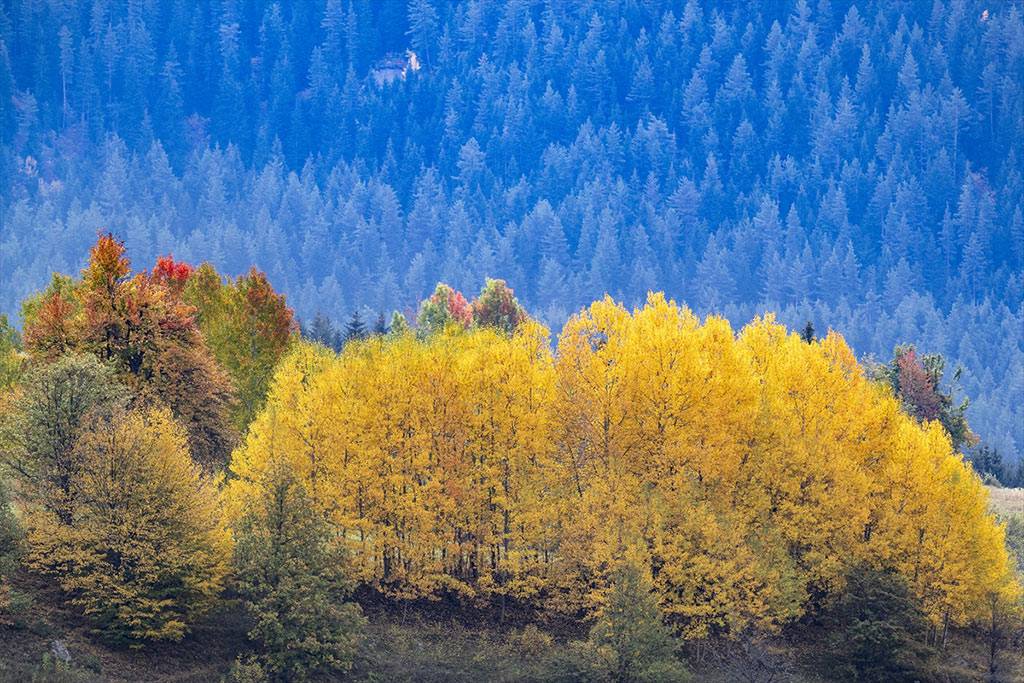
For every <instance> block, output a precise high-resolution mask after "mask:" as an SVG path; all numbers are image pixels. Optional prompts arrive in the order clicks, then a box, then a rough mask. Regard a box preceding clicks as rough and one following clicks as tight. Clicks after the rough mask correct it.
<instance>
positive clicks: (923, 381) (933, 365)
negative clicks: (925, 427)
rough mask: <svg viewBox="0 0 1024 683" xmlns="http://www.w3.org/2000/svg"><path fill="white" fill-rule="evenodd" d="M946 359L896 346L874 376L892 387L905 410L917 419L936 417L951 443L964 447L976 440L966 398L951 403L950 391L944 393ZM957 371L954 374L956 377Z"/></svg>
mask: <svg viewBox="0 0 1024 683" xmlns="http://www.w3.org/2000/svg"><path fill="white" fill-rule="evenodd" d="M945 365H946V361H945V359H944V358H943V357H942V356H941V355H939V354H937V353H932V354H925V355H923V356H920V357H919V356H918V354H917V351H916V349H914V347H913V346H897V347H896V350H895V351H894V352H893V359H892V361H891V362H890V363H889V364H887V365H882V366H879V367H877V368H876V369H875V375H876V376H877V377H878V378H879V379H880V380H881V381H884V382H886V383H888V384H889V386H890V387H892V391H893V393H894V394H895V395H896V397H897V398H898V399H899V400H900V403H901V405H902V406H903V408H904V410H906V411H907V413H908V414H909V415H912V416H913V417H914V418H916V419H917V420H921V421H925V420H938V421H939V422H940V423H941V424H942V426H943V428H944V429H945V430H946V433H948V434H949V438H950V440H951V441H952V442H953V448H955V449H957V450H961V449H963V448H964V447H965V446H971V445H974V444H975V443H977V437H976V436H975V435H974V433H973V432H971V428H970V426H969V425H968V424H967V416H966V413H967V399H964V400H963V401H961V402H960V403H959V404H954V399H953V393H952V392H943V391H942V388H941V384H942V377H943V374H944V371H945ZM959 376H960V373H959V372H957V373H956V374H955V377H954V379H958V378H959Z"/></svg>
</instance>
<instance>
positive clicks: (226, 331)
mask: <svg viewBox="0 0 1024 683" xmlns="http://www.w3.org/2000/svg"><path fill="white" fill-rule="evenodd" d="M183 296H184V299H185V301H187V302H188V303H190V304H192V305H193V306H195V308H196V317H197V319H198V323H199V329H200V330H202V332H203V336H204V337H205V338H206V341H207V343H208V344H209V346H210V350H211V351H212V352H213V355H214V357H215V358H216V359H217V361H218V362H219V363H220V365H222V366H223V367H224V369H225V370H227V373H228V375H229V376H230V377H231V383H232V384H233V385H234V388H235V392H236V394H237V397H238V403H237V404H236V406H235V408H234V422H235V426H236V427H237V428H238V429H239V430H241V431H242V432H244V431H245V429H246V428H247V427H248V426H249V423H250V422H251V421H252V418H253V417H254V416H255V415H256V413H257V412H258V411H259V409H260V408H261V407H262V406H263V400H264V398H265V397H266V394H267V387H268V386H269V383H270V376H271V374H272V373H273V371H274V367H275V366H276V365H277V361H278V359H279V358H280V357H281V356H282V355H284V353H285V352H286V351H287V350H288V348H289V345H290V344H291V339H292V336H293V333H294V332H295V331H296V330H297V329H298V328H297V325H296V323H295V319H294V315H293V313H292V310H291V308H289V307H288V305H287V303H286V302H285V298H284V295H282V294H278V293H277V292H275V291H274V288H273V287H272V286H271V285H270V281H269V280H267V276H266V275H265V274H264V273H262V272H260V271H258V270H256V269H255V268H253V269H251V270H250V271H249V272H248V273H246V274H245V275H242V276H241V277H239V278H237V279H236V280H234V281H228V282H226V283H225V282H224V280H223V278H222V277H221V276H220V275H219V274H218V273H217V271H216V270H215V269H214V268H213V266H211V265H210V264H208V263H204V264H203V265H201V266H200V267H199V268H197V269H196V270H195V271H194V272H193V273H192V274H191V275H190V276H189V277H188V282H187V283H186V284H185V286H184V294H183Z"/></svg>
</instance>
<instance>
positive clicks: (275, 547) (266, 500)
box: [235, 462, 365, 681]
mask: <svg viewBox="0 0 1024 683" xmlns="http://www.w3.org/2000/svg"><path fill="white" fill-rule="evenodd" d="M235 567H236V571H237V576H238V587H239V590H240V592H241V594H242V595H243V596H244V599H245V603H246V607H247V608H248V610H249V612H250V614H251V615H252V619H253V621H254V625H253V627H252V629H251V630H250V631H249V637H250V638H251V639H252V640H253V641H254V642H255V643H257V644H258V646H259V651H258V659H259V661H260V663H261V664H262V665H263V667H264V669H265V670H266V672H267V674H268V675H269V676H270V678H271V679H272V680H278V681H302V680H306V679H308V678H310V677H315V676H317V675H320V674H328V673H331V672H344V671H347V670H349V669H350V668H351V666H352V661H353V658H354V656H355V651H356V647H357V646H358V643H359V638H360V633H361V631H362V629H363V626H364V624H365V619H364V618H363V616H362V613H361V610H360V609H359V606H358V605H357V604H355V603H351V602H345V598H346V596H347V595H348V593H349V591H350V589H351V583H350V582H349V581H348V580H347V579H346V577H345V574H344V567H345V558H344V556H343V554H342V551H341V549H340V546H338V545H337V543H336V539H333V538H332V533H331V528H330V526H329V525H328V523H327V522H326V521H325V520H324V519H323V517H322V516H320V515H319V514H318V513H317V512H316V511H315V510H314V509H313V507H312V506H311V504H310V500H309V498H308V496H307V494H306V490H305V488H304V487H303V485H302V483H301V482H300V481H299V480H298V479H297V478H296V476H295V473H294V472H293V471H292V469H291V467H290V466H289V465H287V464H285V463H280V462H278V463H274V464H272V465H271V467H270V468H269V470H268V472H267V474H266V475H265V476H264V479H263V481H262V482H261V486H260V489H259V492H258V495H257V497H256V498H254V499H252V500H250V501H249V502H248V505H247V510H246V511H245V514H244V516H243V517H242V518H241V520H240V522H239V525H238V529H237V545H236V547H235Z"/></svg>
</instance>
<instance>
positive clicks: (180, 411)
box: [25, 234, 236, 467]
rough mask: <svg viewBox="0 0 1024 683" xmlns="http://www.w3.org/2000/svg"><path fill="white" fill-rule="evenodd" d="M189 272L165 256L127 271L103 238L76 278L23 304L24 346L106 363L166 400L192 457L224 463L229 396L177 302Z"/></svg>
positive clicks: (190, 316)
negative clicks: (147, 268)
mask: <svg viewBox="0 0 1024 683" xmlns="http://www.w3.org/2000/svg"><path fill="white" fill-rule="evenodd" d="M187 273H188V271H187V269H184V268H182V267H180V266H178V265H175V264H173V262H171V261H169V260H167V259H164V260H162V261H161V263H160V264H158V267H157V268H156V269H155V270H154V272H153V273H146V272H142V273H136V274H134V275H132V273H131V268H130V264H129V262H128V258H127V256H126V255H125V248H124V244H123V243H121V242H120V241H118V240H117V239H115V238H114V237H113V236H111V235H109V234H105V235H101V236H100V237H99V239H98V240H97V242H96V244H95V246H93V248H92V249H91V250H90V256H89V263H88V265H87V267H86V268H85V270H84V271H83V272H82V278H81V281H79V282H75V283H70V284H69V283H67V282H65V280H62V279H57V280H55V283H54V286H53V287H51V289H52V290H53V291H52V292H49V293H47V294H45V296H44V298H43V300H42V301H41V302H39V303H38V305H36V304H35V303H32V304H31V305H30V306H28V308H29V309H31V310H30V314H29V315H28V316H26V323H25V346H26V350H28V351H29V353H30V354H31V355H32V356H33V357H35V358H36V359H38V360H40V361H48V360H52V359H54V358H56V357H58V356H59V355H60V354H61V353H64V352H66V351H68V350H76V351H79V352H85V353H90V354H93V355H94V356H96V357H97V358H98V359H99V360H101V361H103V362H105V363H107V364H109V365H110V366H111V367H113V368H114V369H115V370H116V371H117V373H118V377H119V379H120V380H121V381H122V383H124V384H125V385H126V386H127V387H128V388H129V389H130V390H131V391H132V393H133V394H134V395H135V396H136V397H138V398H143V399H146V400H150V401H160V402H163V403H165V404H166V405H168V406H169V407H170V408H171V410H172V411H173V412H174V414H175V416H176V418H177V419H179V420H180V421H181V423H182V424H184V425H186V428H187V429H188V433H189V439H190V445H191V450H192V452H193V455H194V456H195V457H196V458H197V459H198V460H200V461H201V462H203V463H204V464H206V465H207V466H210V467H217V466H221V465H223V463H224V461H225V460H226V458H227V453H228V452H229V451H230V449H231V447H232V445H233V444H234V441H235V439H236V436H235V434H234V431H233V430H232V428H231V425H230V423H229V422H228V413H229V410H230V409H231V407H232V404H233V402H234V394H233V391H232V388H231V385H230V382H229V380H228V378H227V376H226V375H225V374H224V372H223V370H221V369H220V367H219V366H218V365H217V363H216V361H215V360H214V359H213V357H212V356H211V355H210V350H209V348H208V347H207V345H206V342H205V340H204V338H203V335H202V334H200V331H199V328H198V327H197V326H196V321H195V309H194V308H193V307H192V306H191V305H189V304H188V303H186V302H185V301H183V300H182V298H181V290H182V284H181V279H182V277H187Z"/></svg>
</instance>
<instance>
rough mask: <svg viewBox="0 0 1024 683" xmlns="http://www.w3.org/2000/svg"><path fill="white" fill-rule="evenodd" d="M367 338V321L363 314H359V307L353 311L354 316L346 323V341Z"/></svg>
mask: <svg viewBox="0 0 1024 683" xmlns="http://www.w3.org/2000/svg"><path fill="white" fill-rule="evenodd" d="M365 338H366V323H364V322H363V318H362V316H361V315H360V314H359V309H358V308H357V309H355V310H354V311H352V316H351V317H350V318H349V319H348V322H347V323H345V336H344V341H345V342H350V341H353V340H355V341H358V340H360V339H365Z"/></svg>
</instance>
